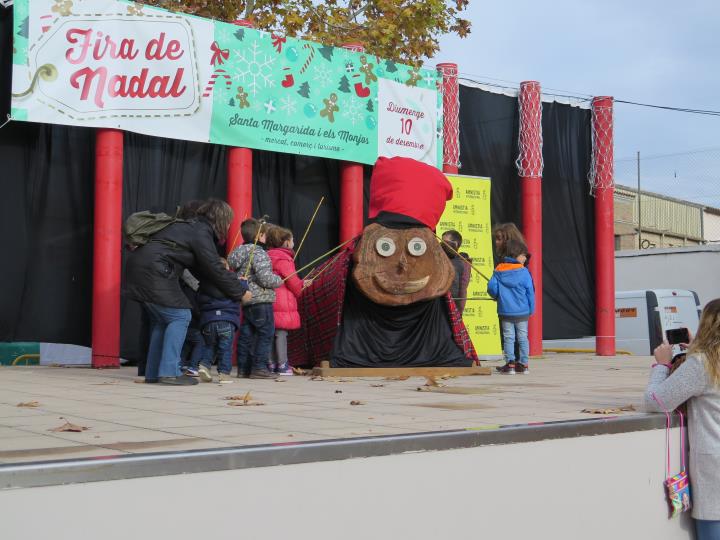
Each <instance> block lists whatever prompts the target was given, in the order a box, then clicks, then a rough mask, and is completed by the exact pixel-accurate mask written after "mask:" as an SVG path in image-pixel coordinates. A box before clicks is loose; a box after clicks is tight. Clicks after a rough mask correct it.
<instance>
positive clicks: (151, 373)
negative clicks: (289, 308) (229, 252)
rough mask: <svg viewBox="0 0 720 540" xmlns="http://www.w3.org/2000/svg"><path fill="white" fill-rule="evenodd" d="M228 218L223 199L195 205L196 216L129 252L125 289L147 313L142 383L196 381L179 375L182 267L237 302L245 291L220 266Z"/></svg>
mask: <svg viewBox="0 0 720 540" xmlns="http://www.w3.org/2000/svg"><path fill="white" fill-rule="evenodd" d="M232 219H233V211H232V208H230V206H229V205H228V204H227V203H226V202H224V201H219V200H210V201H207V202H206V203H204V204H203V205H202V206H201V207H200V208H199V209H198V211H197V220H193V221H189V222H177V223H173V224H172V225H169V226H167V227H166V228H164V229H163V230H161V231H160V232H158V233H156V234H154V235H153V236H152V238H151V239H150V241H149V242H148V243H147V244H145V245H144V246H141V247H139V248H138V249H136V250H135V251H133V252H132V253H131V254H130V255H129V257H128V261H127V268H126V281H127V289H126V290H127V294H128V295H129V296H130V297H132V298H133V299H135V300H137V301H139V302H142V303H143V304H144V306H145V308H146V310H147V313H148V314H149V315H150V323H151V333H150V347H149V349H148V356H147V365H146V368H145V382H160V383H163V384H172V385H183V386H184V385H192V384H197V379H194V378H193V377H187V376H181V375H180V352H181V350H182V345H183V341H184V340H185V333H186V331H187V327H188V323H189V322H190V318H191V312H190V308H191V305H190V302H189V300H188V299H187V297H186V296H185V294H184V293H183V290H182V288H181V286H180V277H181V276H182V273H183V270H185V269H186V268H190V269H191V271H192V273H193V274H194V275H195V276H196V277H197V278H198V279H200V280H207V281H210V282H211V283H213V284H214V285H215V286H216V287H217V288H218V289H220V290H221V291H222V292H223V293H225V295H226V296H228V297H229V298H231V299H233V300H235V301H237V302H239V301H240V300H242V298H243V296H244V295H245V294H246V293H247V289H248V288H247V283H246V282H245V281H241V280H239V279H237V278H236V277H235V275H234V274H233V273H231V272H228V271H227V270H226V269H225V267H224V266H223V264H222V261H221V260H220V256H219V255H218V252H217V249H216V247H215V246H216V242H219V243H222V242H224V241H225V239H226V237H227V231H228V228H229V227H230V223H231V222H232ZM248 294H249V293H248Z"/></svg>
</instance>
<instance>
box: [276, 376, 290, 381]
mask: <svg viewBox="0 0 720 540" xmlns="http://www.w3.org/2000/svg"><path fill="white" fill-rule="evenodd" d="M286 381H287V379H281V378H279V377H278V378H277V379H275V382H286Z"/></svg>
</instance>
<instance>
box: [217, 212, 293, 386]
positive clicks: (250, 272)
mask: <svg viewBox="0 0 720 540" xmlns="http://www.w3.org/2000/svg"><path fill="white" fill-rule="evenodd" d="M266 229H267V225H265V223H263V222H260V221H258V220H257V219H253V218H250V219H246V220H245V221H243V222H242V223H241V224H240V234H241V235H242V239H243V245H242V246H239V247H237V248H235V249H234V250H233V251H232V253H230V256H229V257H228V262H229V263H230V268H232V269H233V270H234V271H236V272H237V273H238V276H241V277H244V278H246V279H247V281H248V286H249V287H250V292H251V293H252V299H250V301H248V302H243V322H242V324H241V325H240V335H239V337H238V344H237V364H238V377H250V378H251V379H275V378H276V374H275V373H274V372H273V371H272V369H270V349H271V348H272V340H273V335H274V334H275V320H274V317H273V303H274V302H275V291H274V289H277V288H278V287H280V285H282V279H280V277H279V276H277V275H276V274H274V273H273V271H272V262H271V261H270V257H268V254H267V252H266V251H265V242H266V240H267V238H266Z"/></svg>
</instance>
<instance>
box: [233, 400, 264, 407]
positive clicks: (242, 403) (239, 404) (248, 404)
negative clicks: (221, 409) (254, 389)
mask: <svg viewBox="0 0 720 540" xmlns="http://www.w3.org/2000/svg"><path fill="white" fill-rule="evenodd" d="M228 405H232V406H233V407H260V406H262V405H265V404H264V403H263V402H262V401H248V402H245V401H229V402H228Z"/></svg>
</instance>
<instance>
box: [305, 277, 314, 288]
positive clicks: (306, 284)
mask: <svg viewBox="0 0 720 540" xmlns="http://www.w3.org/2000/svg"><path fill="white" fill-rule="evenodd" d="M312 282H313V280H312V279H305V280H303V289H307V288H308V287H309V286H310V285H312Z"/></svg>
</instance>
